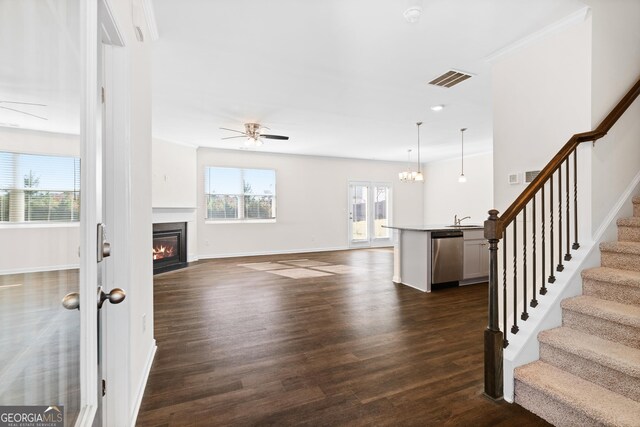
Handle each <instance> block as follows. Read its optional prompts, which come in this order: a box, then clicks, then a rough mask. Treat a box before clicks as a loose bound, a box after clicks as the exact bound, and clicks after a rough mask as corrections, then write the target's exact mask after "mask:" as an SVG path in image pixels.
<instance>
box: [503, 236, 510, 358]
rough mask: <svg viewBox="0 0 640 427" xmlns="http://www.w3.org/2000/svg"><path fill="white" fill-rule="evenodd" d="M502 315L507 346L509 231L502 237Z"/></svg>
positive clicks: (505, 344)
mask: <svg viewBox="0 0 640 427" xmlns="http://www.w3.org/2000/svg"><path fill="white" fill-rule="evenodd" d="M502 315H503V317H502V330H503V331H504V338H503V339H504V344H503V347H504V348H506V347H507V346H508V345H509V340H508V339H507V317H508V316H507V233H504V237H503V238H502Z"/></svg>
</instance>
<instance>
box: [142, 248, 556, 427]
mask: <svg viewBox="0 0 640 427" xmlns="http://www.w3.org/2000/svg"><path fill="white" fill-rule="evenodd" d="M392 264H393V254H392V252H390V251H388V250H379V249H377V250H357V251H338V252H326V253H316V254H303V255H300V256H295V255H293V256H292V255H290V254H289V255H282V256H268V257H252V258H236V259H224V260H211V261H205V262H200V263H197V264H196V265H192V266H191V267H189V268H187V269H184V270H179V271H175V272H171V273H166V274H162V275H158V276H156V277H155V285H154V286H155V292H154V298H155V303H154V304H155V337H156V340H157V343H158V352H157V355H156V360H155V361H154V364H153V368H152V371H151V374H150V378H149V382H148V384H147V388H146V391H145V395H144V399H143V402H142V407H141V410H140V413H139V417H138V425H139V426H196V425H197V426H215V425H257V424H259V425H331V426H333V425H376V426H378V425H420V426H430V425H434V426H436V425H438V426H439V425H459V426H496V425H503V426H511V425H518V426H539V425H540V426H541V425H548V424H546V423H545V422H544V421H543V420H541V419H539V418H538V417H536V416H535V415H533V414H530V413H528V412H527V411H525V410H524V409H522V408H520V407H518V406H516V405H510V404H507V403H504V402H501V403H494V402H491V401H489V400H487V399H485V398H484V397H482V394H481V393H482V385H483V379H482V375H483V367H482V357H483V356H482V355H483V353H482V336H483V330H484V328H485V327H486V319H487V315H486V300H487V296H486V284H484V285H482V284H481V285H473V286H466V287H462V288H455V289H445V290H442V291H438V292H434V293H431V294H425V293H421V292H419V291H416V290H414V289H411V288H408V287H405V286H402V285H395V284H393V283H392V282H391V276H392V270H393V267H392ZM283 265H284V267H283ZM337 266H342V267H337ZM289 267H290V268H291V269H298V270H300V269H305V270H308V271H312V272H313V271H316V272H323V273H328V274H326V275H325V274H323V275H315V274H310V273H304V274H303V273H301V272H300V271H297V272H293V271H292V272H291V273H295V274H289V276H290V277H287V274H285V273H286V271H285V270H283V269H286V268H289Z"/></svg>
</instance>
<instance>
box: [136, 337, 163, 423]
mask: <svg viewBox="0 0 640 427" xmlns="http://www.w3.org/2000/svg"><path fill="white" fill-rule="evenodd" d="M157 350H158V346H157V345H156V340H155V339H154V340H153V346H152V347H151V351H150V352H149V357H148V358H147V363H146V365H145V367H144V375H143V377H142V382H141V383H140V387H139V388H138V394H137V396H136V400H135V403H134V406H133V412H132V413H131V423H129V425H130V426H131V427H135V426H136V421H137V420H138V413H139V412H140V406H141V405H142V398H143V397H144V389H145V388H146V387H147V381H148V380H149V374H150V373H151V366H152V365H153V359H154V358H155V357H156V351H157Z"/></svg>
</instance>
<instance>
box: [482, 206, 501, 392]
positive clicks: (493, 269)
mask: <svg viewBox="0 0 640 427" xmlns="http://www.w3.org/2000/svg"><path fill="white" fill-rule="evenodd" d="M484 237H485V238H486V239H487V240H488V241H489V324H488V326H487V329H485V331H484V394H485V396H487V397H489V398H491V399H494V400H497V399H502V394H503V378H502V364H503V361H502V349H503V339H504V337H503V335H502V331H501V330H500V327H499V326H498V323H499V318H498V242H499V241H500V239H501V238H502V230H501V229H500V223H499V222H498V211H497V210H495V209H492V210H490V211H489V219H487V220H486V221H485V222H484Z"/></svg>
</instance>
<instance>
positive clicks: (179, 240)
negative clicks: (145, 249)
mask: <svg viewBox="0 0 640 427" xmlns="http://www.w3.org/2000/svg"><path fill="white" fill-rule="evenodd" d="M152 249H153V250H152V254H153V274H158V273H164V272H165V271H171V270H177V269H178V268H184V267H186V266H187V223H186V222H169V223H160V224H153V248H152Z"/></svg>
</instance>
